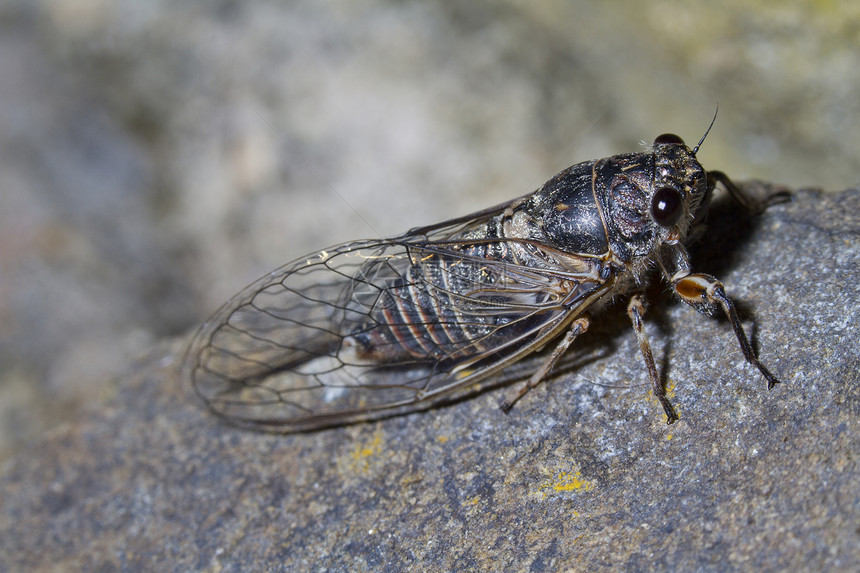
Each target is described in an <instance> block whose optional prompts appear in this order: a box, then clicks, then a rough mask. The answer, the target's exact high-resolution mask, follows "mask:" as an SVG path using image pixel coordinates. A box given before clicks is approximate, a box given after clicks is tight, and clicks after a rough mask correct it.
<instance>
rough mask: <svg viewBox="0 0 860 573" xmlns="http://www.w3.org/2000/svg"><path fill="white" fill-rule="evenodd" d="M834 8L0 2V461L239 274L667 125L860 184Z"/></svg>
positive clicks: (758, 168)
mask: <svg viewBox="0 0 860 573" xmlns="http://www.w3.org/2000/svg"><path fill="white" fill-rule="evenodd" d="M858 45H860V7H858V4H856V3H847V2H846V3H832V4H826V3H817V2H795V3H792V4H791V5H790V6H789V5H788V4H785V5H783V4H782V3H761V4H757V5H751V4H750V3H748V2H741V1H732V2H727V3H720V5H716V4H710V3H695V4H693V3H689V4H681V3H675V2H659V1H658V2H647V3H644V2H592V3H589V2H582V1H579V2H516V1H501V2H499V1H493V2H489V1H473V2H456V1H449V2H381V1H373V0H362V1H353V0H350V1H347V0H330V1H318V0H315V1H312V2H310V1H309V2H289V3H284V2H275V1H270V2H267V1H254V2H238V1H228V0H222V1H217V2H194V1H184V2H177V1H170V2H167V1H155V0H149V1H147V2H140V1H138V0H124V1H114V2H111V1H108V0H38V1H24V0H21V1H14V0H7V1H4V2H2V3H0V459H2V458H4V457H7V456H8V455H9V454H10V453H11V452H13V451H15V450H16V449H17V448H19V447H20V446H21V445H22V444H25V443H27V442H28V441H30V440H32V439H33V438H34V437H35V436H38V435H40V434H41V433H43V432H44V431H45V430H47V429H49V428H52V427H54V426H56V425H57V424H58V423H60V422H64V421H70V420H74V419H76V418H77V417H79V416H80V415H81V414H80V411H81V408H84V409H85V410H86V409H87V408H91V409H98V408H99V404H101V403H102V402H103V401H104V400H105V398H106V397H109V395H110V393H111V392H112V391H113V390H112V389H111V388H112V386H111V384H109V380H111V378H112V377H115V376H116V375H117V374H118V373H119V372H121V371H122V370H123V369H124V368H126V367H128V365H129V364H130V363H131V361H132V359H133V358H134V357H135V356H137V355H139V354H140V353H143V352H145V351H146V350H147V349H148V348H150V347H151V346H152V344H153V343H154V341H157V340H159V339H161V338H163V337H167V336H174V335H179V334H182V333H185V332H186V331H187V330H188V329H189V328H191V327H192V326H193V325H194V324H195V323H197V322H199V321H200V320H202V319H203V318H204V317H205V316H206V315H207V314H209V313H211V312H212V311H214V310H215V308H217V306H218V305H219V304H220V303H221V302H222V301H224V300H226V298H227V297H229V296H230V295H231V294H232V293H233V292H235V291H237V290H238V289H240V288H241V287H242V286H243V285H245V284H246V283H248V282H250V281H251V280H253V279H254V278H256V276H258V275H260V274H261V273H263V272H265V271H267V270H269V269H270V268H273V267H276V266H278V265H279V264H281V263H283V262H286V261H288V260H290V259H292V258H295V257H297V256H300V255H302V254H303V253H305V252H306V251H309V250H312V249H316V248H320V247H324V246H327V245H329V244H333V243H336V242H339V241H343V240H347V239H351V238H358V237H373V236H379V235H388V234H392V233H395V232H399V231H402V230H404V229H406V228H408V227H410V226H413V225H417V224H422V223H431V222H435V221H438V220H441V219H443V218H447V217H451V216H454V215H458V214H463V213H466V212H468V211H470V210H474V209H478V208H481V207H484V206H487V205H490V204H493V203H496V202H499V201H502V200H505V199H509V198H512V197H514V196H517V195H519V194H522V193H523V192H526V191H528V190H531V189H533V188H535V187H537V186H538V185H539V184H540V183H541V182H542V181H544V180H545V179H547V178H548V177H549V176H550V175H552V174H553V173H555V172H557V171H558V170H560V169H562V168H563V167H565V166H567V165H568V164H571V163H575V162H579V161H582V160H586V159H591V158H594V157H599V156H604V155H607V154H613V153H618V152H622V151H632V150H637V149H639V148H640V142H641V141H642V140H650V139H652V138H653V137H654V136H656V135H658V134H660V133H662V132H666V131H673V132H677V133H679V134H680V135H682V136H683V137H684V138H685V139H686V140H687V141H688V142H695V141H696V140H698V138H699V137H700V136H701V134H702V133H703V132H704V130H705V128H706V127H707V124H708V122H709V121H710V119H711V116H712V114H713V111H714V108H715V106H716V105H717V104H718V103H719V106H720V112H719V118H718V120H717V123H716V126H715V128H714V130H713V131H712V133H711V135H710V136H709V138H708V140H707V142H706V143H705V145H704V147H703V148H702V151H701V153H700V158H701V160H702V162H703V163H704V164H705V166H706V167H710V168H720V169H723V170H725V171H727V172H728V173H730V174H731V175H732V176H733V177H736V178H738V179H745V178H749V177H760V178H764V179H767V180H771V181H777V182H785V183H789V184H791V185H793V186H800V185H815V186H822V187H825V188H828V189H834V190H835V189H841V188H845V187H848V186H851V185H854V184H857V183H858V181H860V175H858V174H860V159H858V158H860V154H858V151H857V150H858V148H860V97H858V87H860V66H858V65H857V62H858Z"/></svg>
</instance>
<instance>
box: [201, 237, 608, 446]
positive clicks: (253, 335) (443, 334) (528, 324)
mask: <svg viewBox="0 0 860 573" xmlns="http://www.w3.org/2000/svg"><path fill="white" fill-rule="evenodd" d="M455 222H456V223H459V222H460V220H457V221H455ZM421 231H422V232H425V233H430V231H432V232H433V233H435V234H437V235H438V234H445V235H446V236H451V234H450V232H449V231H450V227H447V226H446V227H438V228H437V227H434V228H425V229H421ZM454 234H455V236H458V237H463V236H464V233H463V232H462V231H461V232H457V233H454ZM466 234H468V233H466ZM431 235H432V233H431ZM513 246H515V247H516V249H517V250H519V251H520V258H521V257H522V256H523V253H525V252H527V251H528V250H529V249H531V251H530V252H534V251H535V249H536V248H537V247H535V246H534V245H531V244H530V243H527V242H522V243H521V244H520V243H517V242H516V241H510V240H505V241H501V240H498V239H497V240H495V241H491V240H480V239H472V240H467V239H456V240H452V239H447V238H442V239H434V238H432V236H428V234H417V235H416V234H407V235H404V236H403V237H401V238H397V239H390V240H380V241H357V242H352V243H347V244H343V245H340V246H337V247H333V248H331V249H329V250H323V251H319V252H317V253H314V254H312V255H310V256H308V257H306V258H303V259H300V260H297V261H294V262H292V263H289V264H287V265H285V266H284V267H282V268H280V269H278V270H276V271H273V272H272V273H270V274H268V275H267V276H265V277H263V278H261V279H260V280H258V281H257V282H255V283H253V284H251V285H249V286H248V287H247V288H245V289H244V290H243V291H242V292H241V293H239V294H238V295H237V296H236V297H234V298H233V299H232V300H231V301H229V302H228V303H227V304H226V305H225V306H224V307H223V308H221V309H220V310H219V311H218V312H217V313H216V314H215V315H214V316H213V317H212V318H211V319H210V320H209V321H208V322H206V323H205V324H204V325H202V326H201V328H200V330H199V331H198V332H197V334H196V335H195V337H194V339H193V340H192V343H191V345H190V347H189V350H188V353H187V358H186V368H187V371H188V375H189V377H190V379H191V383H192V384H193V387H194V388H195V391H196V392H197V393H198V395H199V396H200V397H201V398H202V399H203V400H204V401H205V403H206V404H207V406H208V407H209V408H210V409H212V410H213V411H215V412H217V413H218V414H220V415H223V416H225V417H228V418H230V419H232V420H234V421H235V422H239V423H246V424H251V425H257V426H265V427H270V428H273V429H280V430H283V431H296V430H307V429H313V428H320V427H326V426H333V425H340V424H345V423H350V422H354V421H359V420H366V419H372V418H378V417H383V416H386V415H391V414H397V413H403V412H408V411H412V410H418V409H423V408H426V407H428V406H430V405H432V404H435V403H437V402H438V401H440V400H442V399H451V398H454V397H455V396H459V395H460V394H461V393H465V392H471V391H475V390H477V389H478V388H479V387H480V386H479V385H478V383H479V381H480V380H482V379H485V378H486V377H487V376H488V375H489V374H491V373H493V372H495V371H497V370H499V369H501V368H503V367H504V366H506V365H508V364H510V363H511V362H513V361H516V360H518V359H519V358H521V357H522V356H524V355H525V354H528V353H530V352H533V351H534V350H537V349H538V348H540V347H541V346H543V345H544V344H545V343H546V342H547V341H548V340H549V339H550V338H552V337H554V336H555V335H556V334H558V333H559V332H560V331H561V330H562V329H564V328H565V327H566V326H567V324H568V323H569V322H570V321H571V320H573V318H575V317H576V315H578V314H579V313H580V312H581V310H582V308H584V306H587V304H586V301H590V300H594V299H595V298H598V297H599V296H601V295H602V294H603V293H604V292H605V290H606V285H605V283H604V282H602V281H600V280H599V279H597V278H596V277H597V273H596V271H595V270H594V269H593V268H592V267H593V266H594V265H589V264H587V261H583V262H582V265H580V266H581V267H582V268H581V269H579V270H577V271H575V272H574V271H570V270H564V269H562V268H561V267H560V266H559V265H557V264H555V263H549V262H547V257H546V256H542V258H541V259H540V260H541V261H542V262H543V264H542V265H535V264H530V265H525V264H521V263H518V262H512V259H516V258H517V257H514V256H513V255H512V254H511V253H512V252H513V251H512V247H513ZM542 252H543V251H542ZM490 253H495V255H494V257H495V259H493V258H488V257H489V256H490V255H489V254H490ZM500 253H501V254H500ZM544 254H545V253H544ZM532 262H533V261H532ZM565 268H569V265H568V266H567V267H565Z"/></svg>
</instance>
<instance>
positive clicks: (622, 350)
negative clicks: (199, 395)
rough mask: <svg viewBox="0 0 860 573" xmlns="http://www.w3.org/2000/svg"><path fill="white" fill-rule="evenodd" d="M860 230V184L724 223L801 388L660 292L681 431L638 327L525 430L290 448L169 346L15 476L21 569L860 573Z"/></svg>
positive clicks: (440, 420) (486, 409) (773, 346)
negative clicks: (221, 415)
mask: <svg viewBox="0 0 860 573" xmlns="http://www.w3.org/2000/svg"><path fill="white" fill-rule="evenodd" d="M858 213H860V191H858V190H856V189H854V190H848V191H844V192H841V193H824V192H820V191H814V190H801V191H798V192H797V196H796V200H795V201H794V202H792V203H790V204H785V205H779V206H775V207H773V208H771V209H770V210H768V211H767V212H766V213H765V214H763V215H761V216H760V217H757V218H754V219H751V218H748V217H746V216H739V215H738V214H737V212H736V211H735V210H733V209H730V205H728V204H727V203H717V204H716V205H715V207H714V211H713V213H712V217H711V228H710V229H709V231H708V233H707V234H706V236H705V237H704V238H703V240H702V241H701V242H700V243H699V244H698V245H697V247H696V249H695V250H694V256H695V268H696V269H698V270H700V271H702V272H709V273H713V274H715V275H717V276H719V277H720V278H722V279H723V281H724V282H725V284H726V285H727V290H728V293H729V295H730V296H731V297H732V298H733V299H734V300H735V301H737V303H738V306H739V308H740V310H741V313H742V316H743V318H744V322H745V325H746V327H747V329H748V331H752V332H753V333H754V340H755V342H756V344H757V346H758V347H759V348H760V356H761V358H762V360H763V361H764V363H765V364H767V365H768V366H769V367H770V368H771V369H772V371H773V372H774V373H775V374H776V375H777V376H778V377H779V378H780V379H781V380H782V381H783V384H780V385H778V386H777V387H776V388H774V389H773V390H771V391H767V390H766V388H765V383H764V381H763V380H762V378H761V376H760V375H759V374H758V372H756V371H755V370H754V369H753V368H751V367H750V366H748V365H746V364H745V363H744V361H743V359H742V357H741V354H740V351H739V350H738V348H737V345H736V343H735V341H734V339H733V337H732V334H731V332H730V329H729V327H728V325H727V324H726V323H725V321H719V320H709V319H707V318H705V317H702V316H700V315H697V314H696V313H695V312H693V311H692V310H691V309H689V308H687V307H685V306H684V305H681V304H677V303H672V302H671V301H670V298H669V297H668V296H667V295H666V294H665V293H663V292H662V291H661V289H660V288H654V289H653V292H652V297H651V298H652V301H653V305H652V310H651V313H650V314H649V318H650V320H651V322H650V323H649V327H648V331H649V335H650V336H651V338H652V343H653V345H654V349H655V354H656V356H657V359H658V363H660V365H661V367H662V368H663V369H664V370H665V372H666V374H665V376H666V381H667V386H668V387H669V389H670V397H671V399H672V401H673V403H674V405H675V407H676V408H677V410H678V413H679V414H680V418H681V419H680V421H679V422H678V423H676V424H675V425H673V426H666V425H665V423H664V421H663V420H664V418H663V415H662V412H661V410H660V408H659V406H658V405H657V404H656V402H655V401H654V400H653V398H648V397H647V386H648V385H647V376H646V374H645V371H644V366H643V365H642V363H641V359H640V357H639V354H638V349H637V347H636V344H635V340H634V336H633V334H632V332H631V331H630V329H629V327H628V326H627V325H626V317H625V316H624V313H623V309H622V308H616V309H614V310H612V309H610V310H609V311H608V312H607V314H606V315H605V316H604V317H603V320H601V321H598V324H599V327H598V328H595V329H594V330H593V331H590V332H589V333H588V334H587V336H586V339H584V340H583V344H582V345H580V346H579V351H578V352H577V353H576V354H575V355H574V356H573V357H572V358H573V363H572V364H568V366H569V368H567V369H566V370H565V371H564V372H562V373H560V374H559V375H558V376H556V377H554V378H553V379H551V380H549V381H547V382H545V383H544V384H543V385H541V386H540V387H538V388H537V389H535V390H533V391H532V392H531V393H529V394H528V395H526V396H525V397H524V398H523V399H522V400H521V401H520V402H519V403H518V404H517V405H516V407H515V408H514V409H513V410H512V412H511V413H510V414H509V415H505V414H503V413H501V412H500V411H499V410H498V408H497V407H496V405H497V403H498V401H499V399H500V398H501V396H502V394H503V393H504V391H503V390H502V391H490V392H486V393H483V394H480V395H478V396H475V397H474V398H472V399H468V400H464V401H461V402H459V403H457V404H454V405H451V406H448V407H444V408H439V409H435V410H430V411H428V412H424V413H419V414H414V415H408V416H404V417H399V418H393V419H389V420H385V421H382V422H377V423H371V424H359V425H354V426H349V427H345V428H338V429H331V430H325V431H319V432H315V433H308V434H296V435H288V436H280V435H268V434H258V433H253V432H248V431H243V430H238V429H236V428H233V427H230V426H229V425H226V424H224V423H223V422H221V421H220V420H218V419H217V418H214V417H212V416H210V415H209V414H208V413H207V412H205V411H204V410H203V409H202V408H201V407H200V405H199V404H198V403H197V402H196V401H195V399H194V397H193V396H192V395H191V392H190V389H189V388H188V385H187V384H186V383H185V382H184V381H183V380H182V379H181V376H180V375H179V374H178V364H179V362H180V360H181V349H182V341H176V342H173V343H165V344H163V345H161V346H159V347H158V348H157V349H156V350H155V351H153V352H152V353H151V354H150V355H149V356H148V357H147V358H146V359H144V360H142V361H141V362H140V363H138V364H137V365H136V366H135V367H134V368H133V369H131V370H130V371H129V372H128V374H127V375H125V376H123V377H122V378H120V379H119V380H117V382H116V385H115V388H114V392H115V393H114V395H113V396H112V397H111V398H109V399H108V400H107V401H106V402H104V403H103V404H102V405H100V406H97V407H96V406H93V407H91V408H90V410H89V412H88V414H87V415H86V416H84V417H82V418H80V419H78V420H77V421H75V422H74V423H71V424H68V425H66V426H64V427H61V428H59V429H57V430H55V431H54V432H52V433H51V434H50V435H48V436H46V437H45V438H44V439H42V440H41V441H39V442H37V443H34V444H33V445H32V446H31V447H29V448H27V449H26V450H24V451H21V452H19V453H18V454H17V456H16V457H15V458H14V459H13V460H12V461H10V462H7V464H6V467H5V468H4V470H3V473H2V476H0V569H2V570H54V569H61V570H90V571H92V570H98V571H114V570H153V569H158V570H164V571H188V570H220V571H245V570H249V569H254V570H274V571H293V570H333V571H362V570H373V571H399V570H403V569H405V568H407V567H410V566H414V567H416V568H422V569H431V570H502V569H504V570H533V571H554V570H563V569H573V570H584V569H588V570H601V569H615V570H627V571H636V570H652V569H657V570H677V571H694V570H706V571H707V570H714V571H716V570H719V571H732V570H735V571H740V570H826V571H838V570H842V571H856V570H857V569H858V568H860V530H858V523H860V493H858V492H860V467H858V464H860V462H858V460H860V458H858V455H857V452H858V451H860V438H858V436H860V399H858V395H860V387H858V386H860V378H859V377H858V370H860V352H858V350H860V343H858V340H860V333H858V327H860V321H858V316H857V300H858V299H860V287H858V284H860V277H859V276H858V270H860V265H858V259H860V221H858Z"/></svg>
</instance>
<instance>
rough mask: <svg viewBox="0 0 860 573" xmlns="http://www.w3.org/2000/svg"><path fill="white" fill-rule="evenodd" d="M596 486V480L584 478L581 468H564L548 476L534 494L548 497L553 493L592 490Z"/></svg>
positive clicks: (544, 497) (543, 497)
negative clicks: (567, 469)
mask: <svg viewBox="0 0 860 573" xmlns="http://www.w3.org/2000/svg"><path fill="white" fill-rule="evenodd" d="M594 487H595V484H594V482H593V481H591V480H588V479H584V478H583V477H582V473H581V472H580V471H579V470H575V471H572V470H571V471H564V470H562V471H559V472H557V473H553V474H552V475H549V476H547V479H546V480H545V481H544V483H543V484H542V485H540V486H539V487H538V489H537V490H535V491H534V495H537V496H538V497H540V498H541V499H546V498H547V497H548V496H549V495H550V494H553V493H585V492H590V491H592V490H593V489H594Z"/></svg>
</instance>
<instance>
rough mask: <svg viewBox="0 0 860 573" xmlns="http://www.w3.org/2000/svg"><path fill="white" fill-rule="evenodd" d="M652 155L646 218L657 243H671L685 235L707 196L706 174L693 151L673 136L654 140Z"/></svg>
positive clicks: (669, 134)
mask: <svg viewBox="0 0 860 573" xmlns="http://www.w3.org/2000/svg"><path fill="white" fill-rule="evenodd" d="M652 153H653V157H654V175H653V181H652V183H651V194H650V195H651V196H650V211H649V214H650V218H651V220H652V221H653V222H654V230H655V235H656V236H657V237H658V240H659V242H660V243H667V244H675V243H677V242H679V241H681V240H683V239H684V237H685V236H686V234H687V231H688V230H689V228H690V225H691V224H692V223H693V221H694V219H695V218H696V215H697V213H698V211H699V209H700V208H701V207H702V201H703V200H704V199H705V197H706V196H707V194H708V178H707V174H706V173H705V170H704V168H703V167H702V165H701V164H700V163H699V161H698V160H697V159H696V154H695V152H694V151H693V150H692V149H690V148H689V147H687V144H686V143H684V140H683V139H681V138H680V137H678V136H677V135H675V134H672V133H664V134H663V135H661V136H659V137H657V139H655V140H654V147H653V152H652Z"/></svg>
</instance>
